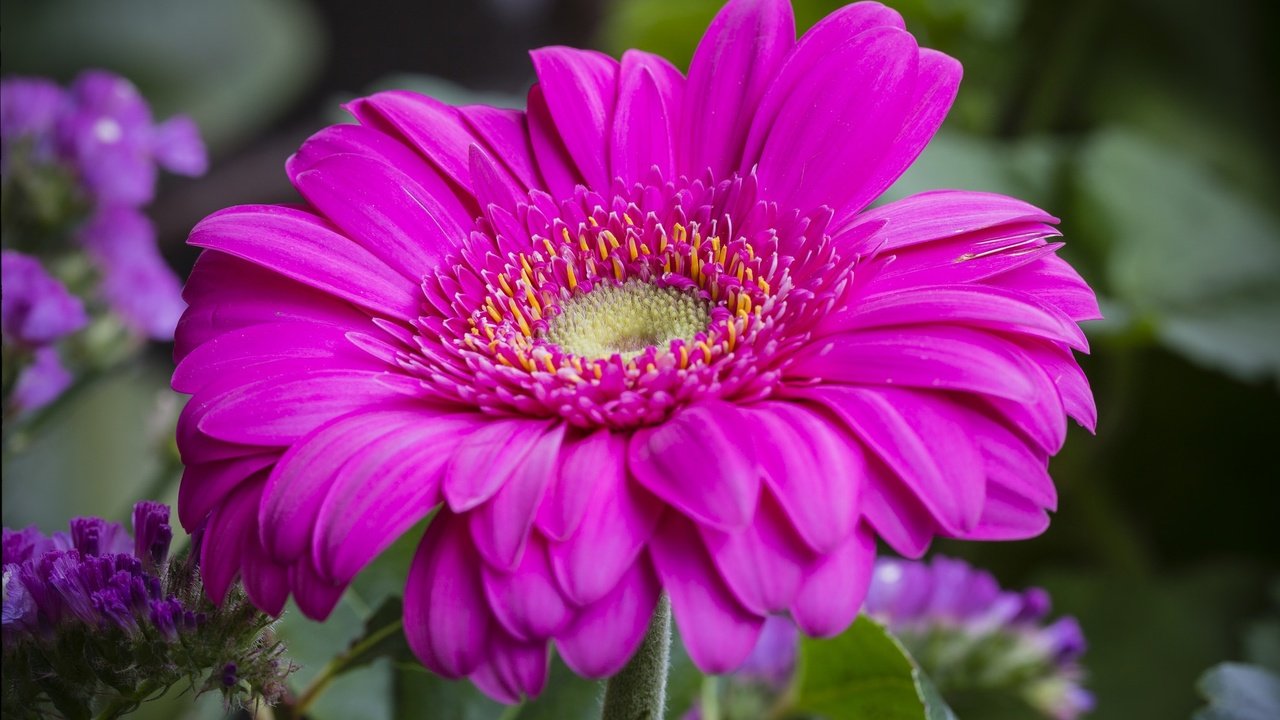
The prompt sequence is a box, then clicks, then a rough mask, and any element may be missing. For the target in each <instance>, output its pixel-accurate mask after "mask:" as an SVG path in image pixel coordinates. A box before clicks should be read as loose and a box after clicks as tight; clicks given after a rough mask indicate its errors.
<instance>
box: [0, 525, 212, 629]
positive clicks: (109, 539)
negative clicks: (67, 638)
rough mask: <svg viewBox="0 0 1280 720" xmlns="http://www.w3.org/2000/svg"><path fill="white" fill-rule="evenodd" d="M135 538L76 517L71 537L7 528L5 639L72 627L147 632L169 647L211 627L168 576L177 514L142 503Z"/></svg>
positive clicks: (112, 527)
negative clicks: (172, 519) (170, 589)
mask: <svg viewBox="0 0 1280 720" xmlns="http://www.w3.org/2000/svg"><path fill="white" fill-rule="evenodd" d="M133 526H134V535H133V537H130V535H129V533H128V532H126V531H125V529H124V527H123V526H121V525H119V524H117V523H109V522H106V521H105V520H102V519H101V518H76V519H75V520H72V521H71V527H70V532H65V533H54V534H53V535H52V536H49V537H46V536H44V535H43V534H42V533H40V531H39V530H37V529H36V528H34V527H28V528H26V529H24V530H17V531H15V530H10V529H8V528H5V529H4V639H5V644H6V646H7V645H10V644H12V643H16V642H20V641H21V640H22V639H24V638H41V637H47V636H50V635H51V634H53V633H54V632H56V631H57V630H58V629H60V628H62V627H65V626H67V625H69V624H76V623H79V624H82V625H84V626H87V627H88V628H91V629H96V630H102V631H110V630H112V629H118V630H123V631H124V632H125V633H126V634H127V635H129V636H137V635H139V634H140V633H144V632H146V629H147V628H150V629H151V630H152V631H154V632H155V633H157V634H158V635H160V636H162V637H164V638H165V639H167V640H169V641H174V640H177V638H178V633H179V632H182V631H190V630H194V629H195V628H196V627H198V626H199V625H200V624H202V623H203V622H204V617H203V613H197V612H193V611H192V610H189V609H187V608H185V607H183V605H182V603H181V602H180V601H179V600H178V599H177V598H176V597H173V596H166V595H165V593H164V590H163V585H162V580H161V575H162V574H163V572H164V568H165V562H166V560H167V558H168V554H169V543H170V540H171V539H172V538H173V531H172V529H171V528H170V526H169V508H168V507H167V506H165V505H162V504H160V503H154V502H140V503H138V504H137V505H136V506H134V511H133Z"/></svg>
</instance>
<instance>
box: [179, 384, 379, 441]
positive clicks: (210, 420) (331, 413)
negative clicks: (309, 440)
mask: <svg viewBox="0 0 1280 720" xmlns="http://www.w3.org/2000/svg"><path fill="white" fill-rule="evenodd" d="M380 375H382V373H377V372H368V371H356V370H318V371H313V372H304V373H297V374H296V375H293V376H291V377H289V378H288V379H287V380H281V379H277V378H269V379H266V380H259V381H257V382H253V383H249V384H248V385H243V386H241V387H239V388H237V389H235V390H232V391H231V392H228V393H224V394H222V395H220V396H218V397H217V398H215V399H213V400H211V401H209V402H208V404H207V405H205V404H204V403H201V404H202V406H203V407H202V409H203V411H204V414H203V417H201V418H200V421H199V428H200V431H201V432H203V433H207V434H209V435H211V436H213V437H216V438H220V439H222V440H227V441H229V442H235V443H245V444H249V445H288V444H290V443H292V442H294V441H295V440H297V439H298V438H301V437H302V436H303V435H306V434H307V433H309V432H311V431H312V430H314V429H315V428H317V427H319V426H320V425H321V424H323V423H325V422H327V421H329V420H332V419H333V418H336V417H339V416H342V415H345V414H347V413H349V412H354V411H357V410H364V409H368V408H376V407H378V406H379V405H383V404H386V403H391V402H395V401H398V400H401V399H402V398H403V397H404V396H403V395H401V394H400V393H398V392H396V391H395V390H393V389H391V388H388V387H387V386H386V385H383V384H382V383H379V382H378V380H377V379H378V377H379V376H380ZM199 400H201V398H200V396H199V395H197V396H196V397H195V398H192V402H196V401H199Z"/></svg>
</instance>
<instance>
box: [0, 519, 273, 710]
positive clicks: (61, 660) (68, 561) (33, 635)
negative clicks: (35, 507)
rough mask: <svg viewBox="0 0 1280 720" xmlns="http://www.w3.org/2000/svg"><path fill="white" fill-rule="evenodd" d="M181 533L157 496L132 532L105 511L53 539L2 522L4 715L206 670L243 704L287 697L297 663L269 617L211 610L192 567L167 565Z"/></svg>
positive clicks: (240, 608) (79, 702) (90, 700)
mask: <svg viewBox="0 0 1280 720" xmlns="http://www.w3.org/2000/svg"><path fill="white" fill-rule="evenodd" d="M172 537H173V533H172V529H171V528H170V526H169V508H168V506H166V505H163V504H160V503H155V502H140V503H138V504H137V505H135V506H134V510H133V534H132V536H131V535H130V533H129V532H128V531H127V530H125V528H124V527H123V526H122V525H120V524H118V523H111V522H107V521H105V520H103V519H101V518H96V517H85V518H76V519H74V520H72V521H71V524H70V528H69V532H61V533H54V534H53V535H52V536H45V535H44V534H42V533H40V531H39V530H37V529H36V528H34V527H29V528H26V529H24V530H17V531H15V530H10V529H9V528H5V529H4V546H3V552H4V557H3V561H4V608H3V609H4V612H3V632H4V668H5V673H4V691H5V692H4V700H5V704H4V708H5V715H6V717H7V716H8V715H9V714H10V712H11V711H13V710H14V709H15V708H22V709H23V710H24V712H30V711H31V710H32V709H33V708H39V707H43V706H44V705H45V704H46V703H48V702H53V701H54V700H53V698H55V697H56V703H57V708H58V709H59V711H61V712H66V711H67V709H68V708H70V707H77V706H83V707H85V708H88V707H90V706H91V705H93V704H94V703H95V702H100V701H102V700H103V699H104V698H110V697H112V695H113V694H114V693H120V694H121V695H123V696H126V697H127V696H129V695H130V692H128V690H129V688H141V687H146V688H149V690H148V691H147V692H145V693H142V694H141V695H138V696H137V697H143V696H145V695H147V694H150V692H152V691H154V690H156V689H158V688H160V687H165V686H168V685H171V684H173V683H175V682H177V681H179V680H181V679H183V678H184V677H187V678H190V679H192V680H196V679H198V678H200V677H202V676H207V678H208V681H207V683H206V684H207V685H208V686H209V687H213V688H219V689H222V690H223V691H224V692H225V693H227V697H228V699H229V700H233V701H243V700H247V699H248V697H249V693H251V692H252V693H255V694H261V695H265V696H267V697H268V699H274V698H275V697H276V696H277V695H278V693H279V691H280V690H281V689H282V688H283V685H282V684H281V683H282V678H283V676H284V674H287V673H288V672H289V671H290V670H291V668H292V666H290V665H288V664H287V663H283V662H281V660H280V657H279V656H280V654H281V652H282V650H283V648H282V647H281V646H280V644H279V643H278V642H277V641H275V640H274V639H273V638H271V637H270V636H269V635H266V634H264V633H263V630H264V628H265V626H266V625H267V624H268V621H267V620H266V618H264V617H263V616H262V615H261V614H260V613H258V612H257V611H256V610H254V609H253V608H251V607H248V606H246V605H245V604H244V603H243V602H232V603H227V604H226V605H225V606H224V607H223V609H222V610H220V611H216V612H211V611H213V607H212V606H211V605H209V603H208V601H207V600H205V599H204V598H202V597H201V596H200V595H201V590H200V588H199V583H198V581H197V582H195V583H194V584H193V583H192V581H195V580H196V576H195V575H194V573H193V571H192V570H193V569H192V568H191V567H190V566H189V564H188V563H186V562H185V561H176V563H175V564H173V565H171V564H170V563H169V562H168V554H169V543H170V540H171V539H172ZM69 648H70V649H69ZM227 668H231V670H228V669H227ZM237 668H239V670H237ZM237 673H238V674H237ZM229 676H230V677H234V678H236V680H234V681H233V682H230V683H228V682H226V678H228V677H229ZM50 678H53V680H52V681H51V680H50ZM240 679H245V680H247V682H246V683H245V685H244V687H240V686H239V682H240ZM50 682H53V683H54V685H50V684H49V683H50ZM55 691H56V696H55V695H54V692H55ZM85 716H86V717H87V716H88V713H87V712H86V713H85Z"/></svg>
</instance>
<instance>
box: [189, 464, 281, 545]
mask: <svg viewBox="0 0 1280 720" xmlns="http://www.w3.org/2000/svg"><path fill="white" fill-rule="evenodd" d="M278 459H280V454H279V452H278V451H277V452H268V453H263V454H256V455H242V456H238V457H233V458H230V459H227V460H215V461H213V462H205V463H194V462H193V463H187V464H186V467H184V468H183V470H182V483H181V484H180V485H179V486H178V519H179V520H180V521H181V522H182V527H184V528H186V530H187V532H194V531H195V529H196V528H197V527H199V526H200V523H201V521H203V520H204V518H205V516H206V515H208V514H209V513H210V512H212V511H213V509H214V508H216V507H217V506H218V505H221V504H222V503H223V502H225V501H226V499H227V497H228V496H229V495H230V494H231V493H232V492H234V491H235V490H236V488H238V487H240V485H242V484H243V483H245V482H246V481H247V480H249V479H250V478H252V477H253V476H254V474H255V473H258V472H259V471H260V470H262V469H263V468H266V467H268V466H270V465H271V464H273V463H275V461H276V460H278ZM261 479H263V480H265V479H266V474H265V473H263V474H262V478H261Z"/></svg>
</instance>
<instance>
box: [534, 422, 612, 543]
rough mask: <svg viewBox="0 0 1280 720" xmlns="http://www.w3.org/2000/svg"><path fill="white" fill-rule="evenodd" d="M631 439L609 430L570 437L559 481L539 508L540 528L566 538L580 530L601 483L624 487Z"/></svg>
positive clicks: (551, 535)
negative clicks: (594, 493)
mask: <svg viewBox="0 0 1280 720" xmlns="http://www.w3.org/2000/svg"><path fill="white" fill-rule="evenodd" d="M626 452H627V440H626V437H625V436H623V435H618V434H614V433H612V432H610V431H608V430H597V431H595V432H593V433H591V434H590V435H587V436H585V437H580V438H574V439H568V438H566V440H565V442H564V445H562V446H561V449H560V466H559V468H558V469H557V473H556V478H555V481H554V482H553V483H552V485H551V488H550V489H549V490H548V491H547V495H546V497H545V498H544V499H543V501H542V505H541V506H540V507H539V508H538V516H537V523H538V529H540V530H541V531H542V532H543V533H545V534H546V535H547V537H549V538H551V539H552V540H557V541H559V540H564V539H565V538H567V537H569V536H570V535H572V534H573V533H574V531H576V530H577V529H578V526H579V524H581V522H582V518H583V516H584V515H585V514H586V512H587V505H588V503H589V501H590V500H591V496H592V494H593V492H594V491H595V488H596V487H597V486H598V485H602V484H603V485H607V486H609V487H621V486H622V484H623V482H625V480H626V473H627V465H626Z"/></svg>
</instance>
